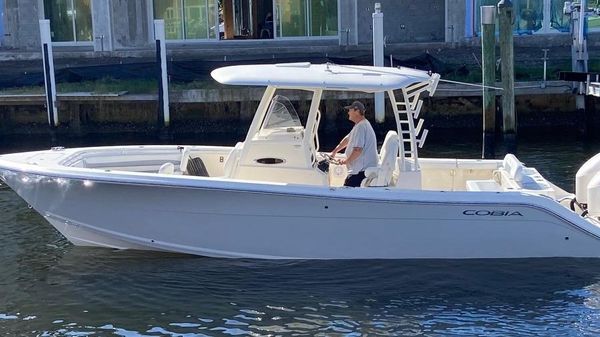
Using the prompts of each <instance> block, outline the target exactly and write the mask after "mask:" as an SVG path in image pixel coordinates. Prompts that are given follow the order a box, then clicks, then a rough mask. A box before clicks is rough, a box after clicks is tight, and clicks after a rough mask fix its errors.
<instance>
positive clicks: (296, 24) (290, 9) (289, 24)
mask: <svg viewBox="0 0 600 337" xmlns="http://www.w3.org/2000/svg"><path fill="white" fill-rule="evenodd" d="M273 5H274V7H275V8H274V11H275V14H276V15H275V16H276V18H275V22H276V24H275V28H276V35H275V36H276V37H278V38H286V37H303V36H306V37H309V36H310V37H312V36H315V37H316V36H338V34H339V32H338V1H337V0H275V2H274V4H273Z"/></svg>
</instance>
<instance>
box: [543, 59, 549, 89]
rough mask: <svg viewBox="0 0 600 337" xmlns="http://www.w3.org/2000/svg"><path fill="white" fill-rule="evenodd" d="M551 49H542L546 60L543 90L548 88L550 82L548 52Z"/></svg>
mask: <svg viewBox="0 0 600 337" xmlns="http://www.w3.org/2000/svg"><path fill="white" fill-rule="evenodd" d="M549 50H550V49H542V51H543V52H544V58H543V59H542V60H544V81H543V82H542V89H544V88H546V81H547V80H548V76H547V75H548V71H547V70H548V51H549Z"/></svg>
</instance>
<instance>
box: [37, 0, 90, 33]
mask: <svg viewBox="0 0 600 337" xmlns="http://www.w3.org/2000/svg"><path fill="white" fill-rule="evenodd" d="M44 15H45V17H46V19H48V20H50V31H51V36H52V41H54V42H89V41H92V8H91V0H44Z"/></svg>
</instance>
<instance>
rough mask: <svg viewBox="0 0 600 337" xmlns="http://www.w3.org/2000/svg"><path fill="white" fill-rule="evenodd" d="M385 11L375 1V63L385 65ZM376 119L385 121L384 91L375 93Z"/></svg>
mask: <svg viewBox="0 0 600 337" xmlns="http://www.w3.org/2000/svg"><path fill="white" fill-rule="evenodd" d="M383 46H384V41H383V13H382V12H381V4H380V3H379V2H377V3H375V12H374V13H373V65H374V66H376V67H383ZM375 120H376V121H377V123H383V122H384V121H385V102H384V93H383V92H378V93H375Z"/></svg>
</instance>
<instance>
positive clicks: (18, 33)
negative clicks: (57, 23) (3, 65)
mask: <svg viewBox="0 0 600 337" xmlns="http://www.w3.org/2000/svg"><path fill="white" fill-rule="evenodd" d="M4 2H5V9H4V21H5V22H4V27H5V29H4V34H5V36H4V41H3V43H2V46H3V47H7V48H14V49H24V50H39V49H40V48H41V47H40V24H39V20H40V19H42V18H43V16H44V15H43V8H41V7H40V4H41V1H38V0H18V1H17V0H4ZM40 13H41V14H40Z"/></svg>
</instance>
